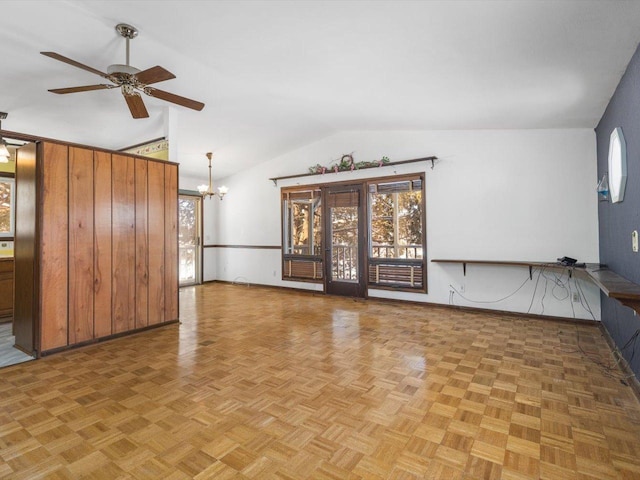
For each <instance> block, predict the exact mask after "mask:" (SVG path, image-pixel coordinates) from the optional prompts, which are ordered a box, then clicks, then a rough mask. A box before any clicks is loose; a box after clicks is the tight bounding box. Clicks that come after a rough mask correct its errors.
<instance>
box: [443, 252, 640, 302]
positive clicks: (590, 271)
mask: <svg viewBox="0 0 640 480" xmlns="http://www.w3.org/2000/svg"><path fill="white" fill-rule="evenodd" d="M431 261H432V262H434V263H457V264H461V265H462V272H463V274H464V275H466V274H467V265H468V264H469V265H493V266H503V267H528V268H529V278H530V279H533V269H534V268H536V267H544V268H559V269H565V268H568V269H569V275H570V276H571V275H572V274H573V272H582V273H584V274H585V275H586V277H587V278H589V279H590V280H591V281H592V282H593V283H594V284H596V285H597V286H598V288H600V290H602V292H603V293H604V294H605V295H606V296H607V297H609V298H614V299H616V300H617V301H618V302H620V303H621V304H622V305H624V306H626V307H629V308H632V309H633V310H635V311H636V312H638V313H640V285H638V284H637V283H633V282H631V281H630V280H627V279H626V278H624V277H622V276H620V275H618V274H617V273H615V272H614V271H613V270H609V269H608V268H607V266H606V265H600V264H599V263H587V264H582V265H583V266H580V267H568V266H565V265H562V264H560V263H555V262H525V261H513V262H510V261H501V260H452V259H434V260H431Z"/></svg>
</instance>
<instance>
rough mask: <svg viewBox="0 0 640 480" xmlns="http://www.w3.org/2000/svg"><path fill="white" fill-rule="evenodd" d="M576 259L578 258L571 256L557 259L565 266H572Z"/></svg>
mask: <svg viewBox="0 0 640 480" xmlns="http://www.w3.org/2000/svg"><path fill="white" fill-rule="evenodd" d="M577 261H578V260H576V259H575V258H571V257H562V258H559V259H558V262H560V265H564V266H565V267H572V266H573V265H575V264H576V262H577Z"/></svg>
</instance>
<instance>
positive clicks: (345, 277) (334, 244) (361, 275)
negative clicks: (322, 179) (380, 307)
mask: <svg viewBox="0 0 640 480" xmlns="http://www.w3.org/2000/svg"><path fill="white" fill-rule="evenodd" d="M323 198H324V199H325V215H324V245H325V249H324V250H325V251H324V254H325V255H324V265H325V275H324V278H325V291H326V293H328V294H333V295H344V296H349V297H365V296H366V272H365V271H364V269H365V255H366V247H365V246H366V244H367V242H366V237H365V225H364V221H365V215H364V205H365V201H364V193H363V187H362V185H339V186H333V187H325V189H324V192H323Z"/></svg>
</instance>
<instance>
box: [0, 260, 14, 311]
mask: <svg viewBox="0 0 640 480" xmlns="http://www.w3.org/2000/svg"><path fill="white" fill-rule="evenodd" d="M12 318H13V257H0V323H3V322H10V321H11V320H12Z"/></svg>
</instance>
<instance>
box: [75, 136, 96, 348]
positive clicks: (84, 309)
mask: <svg viewBox="0 0 640 480" xmlns="http://www.w3.org/2000/svg"><path fill="white" fill-rule="evenodd" d="M93 242H94V237H93V151H92V150H87V149H84V148H76V147H70V148H69V252H70V255H69V343H70V344H74V343H79V342H84V341H87V340H91V339H92V338H93V280H94V277H93V265H94V264H93Z"/></svg>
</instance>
